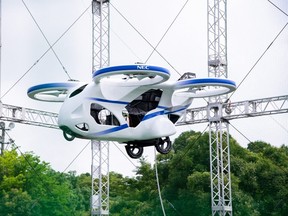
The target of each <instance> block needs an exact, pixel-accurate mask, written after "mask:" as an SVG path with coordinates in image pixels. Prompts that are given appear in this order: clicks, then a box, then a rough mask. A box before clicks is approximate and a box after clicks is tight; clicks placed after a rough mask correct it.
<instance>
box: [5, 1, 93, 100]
mask: <svg viewBox="0 0 288 216" xmlns="http://www.w3.org/2000/svg"><path fill="white" fill-rule="evenodd" d="M90 7H91V5H89V6H88V7H87V8H86V9H85V10H84V11H83V12H82V13H81V14H80V16H79V17H78V18H77V19H76V20H75V21H74V22H73V23H72V24H71V25H70V26H69V27H68V28H67V29H66V31H64V32H63V33H62V35H61V36H60V37H59V38H58V39H57V40H56V41H55V42H54V43H53V44H52V45H51V47H49V48H48V49H47V50H46V51H45V52H44V53H43V54H42V55H41V56H40V57H39V58H38V59H37V60H36V62H35V63H34V64H33V65H32V66H31V67H30V68H29V69H28V70H27V71H26V72H25V73H24V74H23V75H22V76H21V77H20V78H19V79H18V80H17V81H16V82H15V83H14V84H13V85H12V86H11V87H10V88H9V89H8V90H7V91H6V92H5V93H4V94H3V95H2V96H1V98H0V100H2V99H3V97H5V96H6V95H7V94H8V93H9V92H10V91H11V90H12V89H13V88H14V87H15V86H16V85H17V84H18V83H19V82H20V81H21V80H22V79H23V78H24V77H25V76H26V75H27V74H28V73H29V72H30V71H31V70H32V68H33V67H34V66H35V65H37V64H38V63H39V61H40V60H41V59H42V58H43V57H44V56H45V55H46V54H47V53H48V52H49V51H50V50H51V48H52V47H54V46H55V45H56V44H57V43H58V42H59V41H60V40H61V39H62V38H63V36H64V35H65V34H66V33H67V32H68V31H69V30H70V29H71V28H72V27H73V26H74V25H75V23H76V22H77V21H78V20H79V19H80V18H81V17H82V16H83V15H84V14H85V13H86V12H87V11H88V9H89V8H90Z"/></svg>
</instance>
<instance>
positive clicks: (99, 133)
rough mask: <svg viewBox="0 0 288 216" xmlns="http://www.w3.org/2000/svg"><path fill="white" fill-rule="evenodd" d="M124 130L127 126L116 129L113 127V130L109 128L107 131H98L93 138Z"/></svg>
mask: <svg viewBox="0 0 288 216" xmlns="http://www.w3.org/2000/svg"><path fill="white" fill-rule="evenodd" d="M126 128H128V125H127V124H123V125H120V126H118V127H113V128H110V129H107V130H104V131H100V132H98V133H95V134H93V136H103V135H106V134H109V133H113V132H117V131H120V130H124V129H126Z"/></svg>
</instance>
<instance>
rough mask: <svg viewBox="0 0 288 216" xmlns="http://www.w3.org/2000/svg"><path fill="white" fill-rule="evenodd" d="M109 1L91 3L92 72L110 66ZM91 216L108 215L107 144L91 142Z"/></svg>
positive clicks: (104, 142) (100, 0)
mask: <svg viewBox="0 0 288 216" xmlns="http://www.w3.org/2000/svg"><path fill="white" fill-rule="evenodd" d="M109 6H110V5H109V0H93V1H92V16H93V18H92V19H93V20H92V25H93V32H92V34H93V35H92V40H93V41H92V42H93V48H92V49H93V50H92V52H93V53H92V72H94V71H95V70H98V69H100V68H102V67H106V66H109V64H110V16H109V14H110V9H109V8H110V7H109ZM91 143H92V144H91V148H92V168H91V169H92V170H91V173H92V174H91V177H92V197H91V215H109V142H106V141H96V140H92V141H91Z"/></svg>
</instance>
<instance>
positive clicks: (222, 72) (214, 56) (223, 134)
mask: <svg viewBox="0 0 288 216" xmlns="http://www.w3.org/2000/svg"><path fill="white" fill-rule="evenodd" d="M207 7H208V8H207V10H208V18H207V22H208V23H207V25H208V76H209V77H221V78H227V77H228V71H227V13H226V9H227V3H226V0H208V1H207ZM227 98H228V96H227V95H223V96H217V97H210V98H209V104H208V107H209V112H208V120H209V143H210V145H209V146H210V181H211V205H212V206H211V208H212V215H221V216H225V215H232V195H231V194H232V193H231V177H230V145H229V125H228V124H227V123H226V122H225V121H223V118H222V114H223V112H222V109H221V108H222V107H221V103H222V102H223V101H226V100H227Z"/></svg>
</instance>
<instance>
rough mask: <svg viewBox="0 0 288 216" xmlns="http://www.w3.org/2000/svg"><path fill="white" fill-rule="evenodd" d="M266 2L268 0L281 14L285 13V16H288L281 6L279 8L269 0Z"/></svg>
mask: <svg viewBox="0 0 288 216" xmlns="http://www.w3.org/2000/svg"><path fill="white" fill-rule="evenodd" d="M268 2H270V3H271V4H272V5H273V6H274V7H276V8H277V9H278V10H279V11H281V12H282V13H283V14H285V15H286V16H288V14H287V13H286V12H285V11H283V10H282V9H281V8H279V7H278V6H277V5H276V4H274V3H273V2H271V1H270V0H268Z"/></svg>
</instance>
